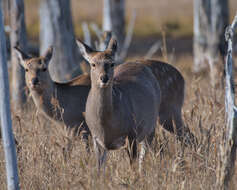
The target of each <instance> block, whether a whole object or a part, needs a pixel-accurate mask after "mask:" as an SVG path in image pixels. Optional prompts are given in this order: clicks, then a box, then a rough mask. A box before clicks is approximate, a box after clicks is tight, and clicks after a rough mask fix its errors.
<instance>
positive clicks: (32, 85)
mask: <svg viewBox="0 0 237 190" xmlns="http://www.w3.org/2000/svg"><path fill="white" fill-rule="evenodd" d="M14 51H15V52H16V54H17V56H18V58H19V60H20V61H19V62H20V64H21V65H22V67H23V68H24V70H25V81H26V86H27V87H28V89H29V91H30V94H31V96H32V99H33V102H34V104H35V106H36V108H37V110H38V111H39V113H40V114H42V115H44V116H45V117H46V118H47V119H48V120H50V121H51V122H53V123H54V124H55V125H56V126H59V125H60V126H66V127H67V128H69V129H73V130H74V132H75V133H76V132H77V133H80V132H81V131H82V130H84V131H85V132H84V133H83V139H84V140H85V141H86V143H88V142H87V138H88V135H89V134H90V132H89V129H88V127H87V125H86V123H85V121H84V120H85V119H84V116H83V112H84V111H85V105H86V99H87V96H88V93H89V90H90V76H89V75H88V74H82V75H79V76H78V77H77V78H75V79H72V80H71V81H68V82H65V83H58V82H54V81H53V80H52V78H51V77H50V73H49V70H48V66H49V63H50V60H51V57H52V54H53V48H52V47H49V48H48V50H47V51H46V53H45V54H44V55H43V56H40V57H32V56H30V55H28V54H27V53H25V52H24V51H23V50H21V49H20V48H19V47H15V48H14ZM79 127H80V128H79ZM75 133H74V134H75ZM88 148H89V147H88V144H87V149H88Z"/></svg>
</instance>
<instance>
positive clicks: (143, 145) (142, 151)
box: [138, 140, 147, 174]
mask: <svg viewBox="0 0 237 190" xmlns="http://www.w3.org/2000/svg"><path fill="white" fill-rule="evenodd" d="M140 146H141V147H140V152H139V169H138V170H139V173H140V174H141V171H142V162H143V160H144V157H145V154H146V148H147V147H146V142H145V140H143V141H142V142H141V143H140Z"/></svg>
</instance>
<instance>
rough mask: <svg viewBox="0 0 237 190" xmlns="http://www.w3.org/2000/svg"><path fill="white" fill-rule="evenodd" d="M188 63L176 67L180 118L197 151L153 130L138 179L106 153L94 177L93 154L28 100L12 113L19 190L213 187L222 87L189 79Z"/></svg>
mask: <svg viewBox="0 0 237 190" xmlns="http://www.w3.org/2000/svg"><path fill="white" fill-rule="evenodd" d="M191 62H192V60H191V57H187V56H185V57H181V58H180V59H179V60H177V62H176V64H175V66H177V68H178V69H179V70H180V71H181V72H182V74H183V75H184V78H185V80H186V98H185V105H184V108H183V118H184V122H185V124H186V125H188V126H189V128H190V129H191V130H192V132H193V133H194V134H195V135H196V136H197V138H198V141H199V144H198V150H197V151H195V150H192V149H189V148H186V149H185V150H182V149H181V146H180V143H179V142H178V141H177V140H176V138H175V137H174V136H172V135H171V134H169V133H167V132H166V131H164V130H163V129H162V128H161V127H157V130H156V138H155V140H154V141H153V150H150V151H149V153H148V154H147V156H146V158H145V161H144V167H143V172H142V175H140V176H139V174H138V173H136V172H135V171H134V170H132V169H131V168H130V165H129V159H128V157H127V154H126V151H114V152H111V153H110V154H109V159H108V163H107V169H106V173H105V176H103V175H98V173H97V168H96V159H95V156H94V153H93V152H91V153H87V151H86V148H85V145H84V143H83V142H82V140H81V137H78V138H73V135H72V134H71V133H70V132H69V131H68V130H66V129H63V128H56V127H55V126H54V125H53V124H52V123H50V122H49V121H46V120H45V119H43V118H42V117H41V116H39V115H38V114H37V111H36V110H35V108H34V106H33V105H32V102H31V100H29V105H31V106H28V108H27V109H26V111H25V112H24V114H22V116H18V115H16V114H15V115H13V127H14V133H15V136H16V138H17V140H18V141H19V145H20V146H21V151H20V153H19V154H18V167H19V178H20V186H21V189H214V188H215V183H216V174H217V173H218V168H217V163H218V160H219V143H220V142H221V140H222V132H223V130H224V126H225V123H224V121H225V110H224V107H225V106H224V91H223V89H222V87H221V85H219V87H216V88H215V89H211V88H210V86H209V78H208V74H207V73H201V74H200V75H199V76H195V75H193V74H192V73H191V72H190V70H191V68H190V67H191ZM68 144H70V146H68ZM0 146H1V148H0V158H1V160H4V153H3V147H2V145H0ZM68 147H70V149H68ZM235 178H236V176H235ZM5 181H6V180H5V163H4V162H3V161H2V162H0V184H1V189H6V182H5Z"/></svg>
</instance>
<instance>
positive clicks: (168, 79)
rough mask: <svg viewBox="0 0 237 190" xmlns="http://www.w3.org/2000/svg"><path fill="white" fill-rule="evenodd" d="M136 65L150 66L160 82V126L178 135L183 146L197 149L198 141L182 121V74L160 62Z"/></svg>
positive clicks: (142, 61)
mask: <svg viewBox="0 0 237 190" xmlns="http://www.w3.org/2000/svg"><path fill="white" fill-rule="evenodd" d="M136 63H141V64H145V65H146V66H148V67H149V68H150V69H151V70H152V72H153V74H154V75H155V77H156V79H157V81H158V82H159V85H160V89H161V104H160V112H159V124H160V125H161V126H162V127H163V128H164V129H165V130H167V131H168V132H170V133H172V134H176V136H177V139H178V140H179V141H180V142H181V143H182V146H184V147H187V146H188V147H191V148H196V146H197V144H198V140H197V138H196V137H195V136H194V134H193V133H192V132H191V131H190V129H189V128H188V127H187V126H185V125H184V122H183V119H182V107H183V103H184V95H185V80H184V78H183V76H182V74H181V73H180V72H179V71H178V70H177V69H176V68H175V67H174V66H172V65H170V64H168V63H165V62H162V61H158V60H136ZM174 125H175V126H174Z"/></svg>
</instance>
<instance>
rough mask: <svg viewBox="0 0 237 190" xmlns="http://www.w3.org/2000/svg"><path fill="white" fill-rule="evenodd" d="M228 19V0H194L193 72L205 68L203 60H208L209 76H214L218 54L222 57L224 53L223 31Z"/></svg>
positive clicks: (225, 45)
mask: <svg viewBox="0 0 237 190" xmlns="http://www.w3.org/2000/svg"><path fill="white" fill-rule="evenodd" d="M228 19H229V11H228V0H225V1H223V0H194V44H193V50H194V52H193V53H194V66H193V70H194V71H195V72H198V71H200V70H202V69H204V68H206V66H207V65H205V61H208V63H209V66H210V70H211V72H210V73H211V78H212V79H213V78H215V72H216V71H215V70H216V64H217V62H218V60H219V54H220V55H221V56H222V58H223V57H224V56H225V55H226V47H227V44H226V42H225V38H224V33H225V28H226V26H227V25H228ZM212 71H213V72H212ZM212 75H213V76H212Z"/></svg>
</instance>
